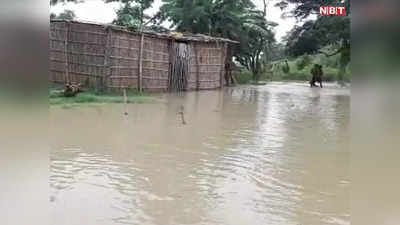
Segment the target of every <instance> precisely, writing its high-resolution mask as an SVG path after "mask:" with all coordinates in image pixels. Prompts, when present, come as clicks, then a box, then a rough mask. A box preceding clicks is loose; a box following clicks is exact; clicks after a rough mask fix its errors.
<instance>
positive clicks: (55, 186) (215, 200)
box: [50, 83, 350, 225]
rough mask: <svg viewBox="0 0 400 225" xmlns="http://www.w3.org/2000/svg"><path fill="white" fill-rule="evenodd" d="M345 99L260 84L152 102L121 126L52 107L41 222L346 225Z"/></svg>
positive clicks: (109, 118) (101, 115)
mask: <svg viewBox="0 0 400 225" xmlns="http://www.w3.org/2000/svg"><path fill="white" fill-rule="evenodd" d="M349 94H350V93H349V90H348V89H339V88H336V87H335V86H333V85H327V87H326V88H324V89H319V88H313V89H310V88H309V87H308V84H306V83H271V84H269V85H266V86H258V87H256V86H239V87H235V88H226V89H224V90H222V91H219V90H218V91H203V92H189V93H183V94H162V95H160V96H159V97H158V98H159V99H160V100H159V102H158V103H151V104H132V105H129V106H128V108H127V111H128V113H129V115H128V116H124V110H125V109H124V106H123V105H118V104H115V105H111V104H110V105H92V106H82V107H72V108H69V109H64V108H62V107H59V106H57V107H52V108H51V111H50V120H51V132H52V145H51V146H52V152H51V178H50V184H51V196H50V201H51V210H52V224H55V225H119V224H139V225H181V224H182V225H183V224H193V225H266V224H267V225H269V224H271V225H281V224H282V225H331V224H337V225H341V224H350V222H349V221H350V215H349V214H350V213H349V211H350V209H349V199H348V198H349V185H350V183H349V175H348V163H349V152H348V148H347V147H348V146H347V144H348V135H349V134H348V123H349V114H350V96H349ZM182 108H183V111H184V116H185V120H186V125H183V124H182V120H181V115H180V114H179V112H180V111H181V110H182Z"/></svg>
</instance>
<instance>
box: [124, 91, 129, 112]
mask: <svg viewBox="0 0 400 225" xmlns="http://www.w3.org/2000/svg"><path fill="white" fill-rule="evenodd" d="M124 104H125V113H124V114H125V116H127V115H128V96H127V95H126V89H125V88H124Z"/></svg>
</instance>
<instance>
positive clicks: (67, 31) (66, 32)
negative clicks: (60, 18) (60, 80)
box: [64, 22, 70, 84]
mask: <svg viewBox="0 0 400 225" xmlns="http://www.w3.org/2000/svg"><path fill="white" fill-rule="evenodd" d="M65 26H66V28H65V43H64V57H65V78H64V81H65V82H66V83H67V84H69V83H70V80H69V63H68V36H69V22H65Z"/></svg>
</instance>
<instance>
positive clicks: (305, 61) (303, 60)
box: [296, 55, 312, 70]
mask: <svg viewBox="0 0 400 225" xmlns="http://www.w3.org/2000/svg"><path fill="white" fill-rule="evenodd" d="M311 61H312V60H311V57H310V56H309V55H303V56H301V57H300V58H298V59H297V60H296V67H297V69H298V70H303V69H304V68H305V67H306V66H308V65H310V64H311Z"/></svg>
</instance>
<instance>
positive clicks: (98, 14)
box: [50, 0, 296, 41]
mask: <svg viewBox="0 0 400 225" xmlns="http://www.w3.org/2000/svg"><path fill="white" fill-rule="evenodd" d="M276 1H278V0H270V3H269V7H268V10H267V20H269V21H273V22H276V23H278V24H279V26H277V27H276V28H275V34H276V39H277V40H278V41H281V39H282V37H283V36H285V35H286V32H288V31H290V30H291V29H292V28H293V26H294V25H295V24H296V20H295V19H294V18H285V19H283V18H281V15H282V11H281V10H280V9H279V8H277V7H274V4H275V2H276ZM253 2H254V3H255V4H256V6H257V7H258V8H259V9H262V8H263V1H262V0H253ZM161 5H162V0H155V1H154V3H153V7H152V8H151V9H149V10H148V11H146V13H148V14H150V15H154V14H155V13H156V12H157V11H158V9H159V8H160V6H161ZM119 7H120V3H117V2H113V3H104V1H103V0H85V1H84V2H82V3H71V2H69V3H66V4H62V3H61V4H57V5H55V6H52V7H51V8H50V11H51V12H52V13H55V14H58V13H60V12H62V11H64V10H65V9H69V10H73V11H74V12H75V14H76V16H77V19H78V20H82V21H90V22H98V23H110V22H112V21H113V19H114V18H115V17H116V13H115V11H116V10H117V9H118V8H119Z"/></svg>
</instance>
